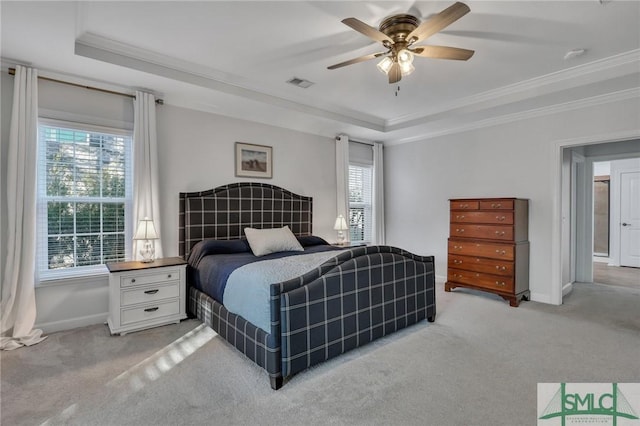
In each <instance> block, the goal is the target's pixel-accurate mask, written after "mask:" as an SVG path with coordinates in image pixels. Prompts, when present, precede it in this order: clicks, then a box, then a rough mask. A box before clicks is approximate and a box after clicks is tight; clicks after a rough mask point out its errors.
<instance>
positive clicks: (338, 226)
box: [333, 215, 349, 231]
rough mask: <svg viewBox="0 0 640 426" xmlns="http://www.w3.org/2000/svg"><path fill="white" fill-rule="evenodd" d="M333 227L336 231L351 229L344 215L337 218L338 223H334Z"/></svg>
mask: <svg viewBox="0 0 640 426" xmlns="http://www.w3.org/2000/svg"><path fill="white" fill-rule="evenodd" d="M333 229H335V230H336V231H346V230H347V229H349V225H347V221H346V220H345V218H344V216H342V215H340V216H338V217H337V218H336V223H335V224H334V225H333Z"/></svg>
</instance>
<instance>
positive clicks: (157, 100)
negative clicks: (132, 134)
mask: <svg viewBox="0 0 640 426" xmlns="http://www.w3.org/2000/svg"><path fill="white" fill-rule="evenodd" d="M9 75H16V69H15V68H9ZM38 79H40V80H47V81H53V82H54V83H61V84H66V85H69V86H75V87H81V88H83V89H89V90H95V91H98V92H102V93H109V94H111V95H119V96H125V97H127V98H132V99H135V98H136V95H132V94H130V93H123V92H116V91H114V90H107V89H101V88H99V87H92V86H85V85H84V84H78V83H72V82H70V81H64V80H58V79H55V78H49V77H43V76H40V75H39V76H38ZM156 104H158V105H164V100H162V99H156Z"/></svg>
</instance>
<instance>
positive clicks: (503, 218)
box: [496, 216, 506, 222]
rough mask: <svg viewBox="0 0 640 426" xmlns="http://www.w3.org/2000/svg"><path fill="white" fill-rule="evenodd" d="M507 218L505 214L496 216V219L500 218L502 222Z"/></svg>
mask: <svg viewBox="0 0 640 426" xmlns="http://www.w3.org/2000/svg"><path fill="white" fill-rule="evenodd" d="M505 219H506V217H505V216H496V220H499V221H500V222H502V221H503V220H505Z"/></svg>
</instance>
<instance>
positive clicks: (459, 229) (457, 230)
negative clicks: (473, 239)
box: [456, 228, 464, 232]
mask: <svg viewBox="0 0 640 426" xmlns="http://www.w3.org/2000/svg"><path fill="white" fill-rule="evenodd" d="M456 232H464V228H456Z"/></svg>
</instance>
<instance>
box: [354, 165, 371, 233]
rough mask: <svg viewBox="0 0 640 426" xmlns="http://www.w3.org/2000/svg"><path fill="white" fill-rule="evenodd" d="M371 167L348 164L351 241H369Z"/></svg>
mask: <svg viewBox="0 0 640 426" xmlns="http://www.w3.org/2000/svg"><path fill="white" fill-rule="evenodd" d="M372 177H373V167H372V166H364V165H357V164H349V232H350V234H349V235H350V237H351V238H350V239H351V241H352V242H365V243H368V242H371V233H372V229H373V209H372V206H373V179H372Z"/></svg>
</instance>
